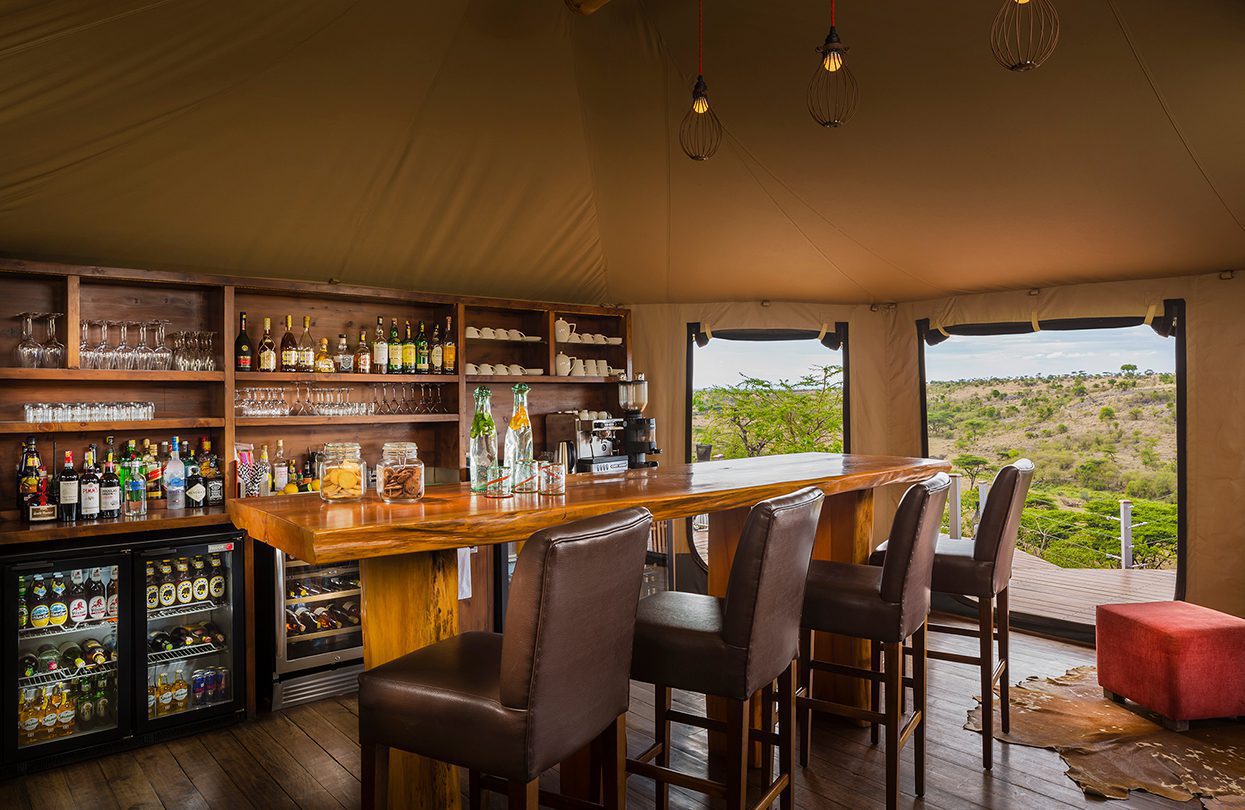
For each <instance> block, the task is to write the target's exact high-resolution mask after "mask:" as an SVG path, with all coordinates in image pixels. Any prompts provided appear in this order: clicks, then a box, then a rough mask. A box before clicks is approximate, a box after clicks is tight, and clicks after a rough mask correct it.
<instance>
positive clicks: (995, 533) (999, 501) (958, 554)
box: [869, 458, 1033, 770]
mask: <svg viewBox="0 0 1245 810" xmlns="http://www.w3.org/2000/svg"><path fill="white" fill-rule="evenodd" d="M1032 481H1033V462H1032V461H1029V460H1028V459H1027V458H1022V459H1020V460H1019V461H1016V462H1013V463H1012V464H1008V465H1007V466H1006V467H1004V468H1003V469H1001V470H999V472H998V474H997V475H995V476H994V483H993V484H991V485H990V494H989V495H987V496H986V503H985V507H984V508H983V509H982V512H981V523H980V524H979V525H978V527H977V534H976V536H975V537H974V538H972V539H971V540H967V539H965V540H952V539H951V538H949V537H946V536H945V535H944V536H940V537H939V538H938V546H937V548H936V549H935V553H934V578H933V589H934V591H936V592H938V593H946V594H952V595H955V596H969V597H974V598H976V600H977V627H976V629H972V628H965V627H953V626H950V625H942V624H931V625H929V627H928V630H929V632H931V633H948V634H951V635H957V636H970V637H973V638H976V639H977V640H978V643H979V653H978V655H975V656H973V655H960V654H959V653H952V652H945V651H942V650H927V651H926V655H927V656H928V657H929V658H933V659H935V660H937V661H952V662H955V663H957V664H969V665H970V666H975V667H977V668H978V671H979V672H980V675H981V722H982V732H981V759H982V765H983V767H985V768H986V769H987V770H989V769H990V768H991V767H992V766H993V765H994V685H995V684H996V683H997V684H998V685H999V716H1000V721H1001V722H1000V725H1001V726H1002V728H1003V733H1005V734H1006V733H1007V732H1008V731H1009V730H1010V726H1011V723H1010V718H1009V716H1008V714H1009V712H1008V697H1009V695H1008V687H1009V685H1010V681H1009V680H1008V679H1009V675H1008V636H1009V634H1010V624H1011V610H1010V608H1009V606H1008V599H1007V590H1008V585H1009V584H1010V582H1011V578H1012V557H1013V556H1014V555H1015V552H1016V535H1017V533H1018V531H1019V529H1020V515H1021V512H1022V511H1023V510H1024V506H1025V497H1026V496H1027V495H1028V494H1029V484H1030V483H1032ZM885 557H886V543H883V544H882V545H880V546H878V548H877V550H876V551H875V552H873V555H872V556H871V557H870V558H869V562H870V563H872V564H873V565H882V564H883V561H884V559H885ZM996 602H997V611H998V620H997V627H998V631H997V635H996V632H995V626H996V621H995V618H994V612H995V610H994V608H995V604H996ZM996 638H997V639H998V645H999V655H998V663H997V664H996V663H995V661H994V641H995V639H996Z"/></svg>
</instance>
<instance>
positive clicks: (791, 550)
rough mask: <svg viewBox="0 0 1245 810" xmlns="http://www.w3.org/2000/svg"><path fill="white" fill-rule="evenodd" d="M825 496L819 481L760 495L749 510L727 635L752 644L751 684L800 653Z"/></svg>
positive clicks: (729, 595) (733, 641)
mask: <svg viewBox="0 0 1245 810" xmlns="http://www.w3.org/2000/svg"><path fill="white" fill-rule="evenodd" d="M824 500H825V496H824V495H822V494H821V491H820V490H818V489H816V488H815V487H807V488H805V489H802V490H800V491H799V492H793V493H791V494H790V495H784V496H782V497H780V498H771V499H770V500H768V501H761V502H760V503H758V504H757V505H756V506H754V507H752V510H751V511H750V512H749V513H748V520H747V521H746V522H745V523H744V529H743V534H742V535H741V536H740V539H739V547H738V549H737V550H736V552H735V559H734V561H733V562H732V563H731V576H730V580H729V581H728V582H727V585H726V606H725V617H724V621H723V628H722V632H723V636H724V640H725V641H726V643H727V644H730V645H731V646H733V647H739V648H743V649H747V650H748V668H747V675H746V679H747V681H748V686H749V690H751V689H752V688H754V687H756V686H759V685H761V684H764V683H768V682H769V681H772V680H774V679H775V678H777V677H778V676H779V675H780V674H781V673H782V671H783V670H784V669H786V668H787V666H788V665H790V663H791V659H793V658H795V655H796V652H797V648H798V644H799V635H800V612H801V610H802V609H803V606H804V585H805V583H806V582H807V581H808V564H809V561H810V560H811V559H812V556H813V540H814V538H815V537H816V535H817V520H818V518H819V517H820V516H821V506H822V502H823V501H824Z"/></svg>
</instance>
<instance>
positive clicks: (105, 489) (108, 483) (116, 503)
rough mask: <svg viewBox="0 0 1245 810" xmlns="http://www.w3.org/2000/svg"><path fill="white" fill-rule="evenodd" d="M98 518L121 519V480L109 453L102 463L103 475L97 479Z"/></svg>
mask: <svg viewBox="0 0 1245 810" xmlns="http://www.w3.org/2000/svg"><path fill="white" fill-rule="evenodd" d="M99 516H100V517H101V518H119V517H121V479H120V478H119V477H118V476H117V465H116V463H115V462H114V461H113V460H112V452H111V451H110V452H109V453H108V460H107V461H105V462H104V474H103V475H101V476H100V477H99Z"/></svg>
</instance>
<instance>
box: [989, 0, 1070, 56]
mask: <svg viewBox="0 0 1245 810" xmlns="http://www.w3.org/2000/svg"><path fill="white" fill-rule="evenodd" d="M1058 42H1059V13H1058V12H1057V11H1055V6H1054V5H1053V4H1052V3H1051V0H1003V7H1002V8H1001V9H999V13H998V14H997V15H996V16H995V18H994V26H993V27H992V28H991V29H990V49H991V50H992V51H994V58H995V59H996V60H997V61H998V63H999V64H1000V65H1002V66H1003V67H1005V68H1007V69H1008V70H1014V71H1016V72H1018V73H1019V72H1023V71H1026V70H1033V69H1034V68H1035V67H1040V66H1041V64H1042V63H1043V62H1045V61H1046V60H1047V59H1049V58H1050V55H1051V54H1052V53H1054V51H1055V45H1056V44H1057V43H1058Z"/></svg>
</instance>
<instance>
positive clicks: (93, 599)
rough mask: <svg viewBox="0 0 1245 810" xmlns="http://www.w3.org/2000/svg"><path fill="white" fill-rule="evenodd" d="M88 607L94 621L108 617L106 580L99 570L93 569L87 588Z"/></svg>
mask: <svg viewBox="0 0 1245 810" xmlns="http://www.w3.org/2000/svg"><path fill="white" fill-rule="evenodd" d="M86 596H87V606H88V610H89V611H90V614H91V619H92V620H93V621H99V620H101V619H103V618H104V617H106V616H107V615H108V597H107V596H105V595H104V580H103V575H102V574H101V572H100V570H99V569H98V568H92V569H91V581H90V582H89V583H87V586H86Z"/></svg>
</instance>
